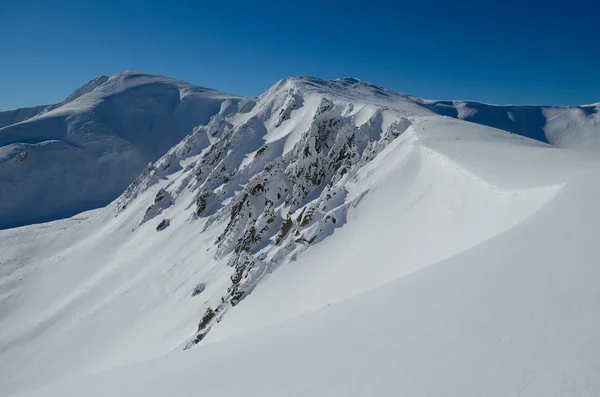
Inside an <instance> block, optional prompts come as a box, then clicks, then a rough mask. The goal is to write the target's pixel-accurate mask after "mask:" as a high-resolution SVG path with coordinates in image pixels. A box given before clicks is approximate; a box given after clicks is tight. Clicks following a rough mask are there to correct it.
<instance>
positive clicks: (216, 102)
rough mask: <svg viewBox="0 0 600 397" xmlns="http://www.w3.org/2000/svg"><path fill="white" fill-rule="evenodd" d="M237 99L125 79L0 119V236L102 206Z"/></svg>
mask: <svg viewBox="0 0 600 397" xmlns="http://www.w3.org/2000/svg"><path fill="white" fill-rule="evenodd" d="M241 99H242V98H240V97H237V96H235V95H229V94H225V93H221V92H219V91H215V90H212V89H209V88H204V87H199V86H195V85H193V84H191V83H187V82H183V81H180V80H175V79H171V78H168V77H164V76H159V75H154V74H148V73H138V72H134V71H126V72H123V73H120V74H117V75H115V76H112V77H107V76H99V77H97V78H95V79H93V80H91V81H89V82H88V83H86V84H85V85H83V86H82V87H80V88H78V89H76V90H75V91H74V92H73V93H72V94H71V95H69V97H68V98H67V99H66V100H65V101H64V102H61V103H59V104H55V105H51V106H47V107H43V108H42V109H40V108H33V109H25V110H22V111H20V112H19V111H16V112H10V113H6V114H3V113H0V122H2V121H3V119H6V120H7V121H6V122H5V123H6V124H7V125H5V126H4V127H2V128H0V228H6V227H13V226H20V225H25V224H29V223H35V222H42V221H49V220H54V219H59V218H62V217H68V216H72V215H74V214H76V213H78V212H81V211H84V210H88V209H92V208H97V207H99V206H104V205H106V204H108V203H109V202H110V201H112V200H113V199H114V198H116V197H117V196H118V195H119V194H120V193H122V192H123V190H124V189H125V188H126V187H127V185H128V184H129V183H131V181H133V180H134V179H135V177H136V176H137V175H139V173H140V172H141V171H142V170H143V169H144V167H145V166H146V165H147V164H148V163H149V162H151V161H154V160H156V159H157V158H159V157H160V156H162V155H163V154H164V153H165V152H167V151H168V150H169V149H170V148H171V147H173V145H175V144H177V143H178V142H179V141H181V139H183V138H184V137H185V136H186V135H188V134H190V133H191V132H192V131H193V129H194V127H196V126H199V125H204V124H206V123H208V121H209V120H210V118H211V117H212V116H213V115H215V114H217V113H219V112H221V111H222V109H227V108H231V109H236V110H237V103H238V102H239V101H240V100H241ZM17 197H18V198H19V199H18V200H17V199H16V198H17ZM39 197H44V198H45V200H44V201H43V202H39Z"/></svg>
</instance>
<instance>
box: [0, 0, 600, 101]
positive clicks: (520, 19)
mask: <svg viewBox="0 0 600 397" xmlns="http://www.w3.org/2000/svg"><path fill="white" fill-rule="evenodd" d="M599 15H600V4H598V2H595V1H581V0H573V1H563V0H555V1H539V0H524V1H516V0H505V1H496V0H491V1H484V0H481V1H441V0H429V1H418V0H413V1H396V2H392V1H378V0H369V1H354V0H348V1H344V2H341V1H339V2H338V1H314V0H306V1H302V2H292V1H285V0H279V1H273V0H269V1H267V0H265V1H251V0H246V1H237V0H228V1H194V2H192V1H189V2H187V1H176V0H171V1H163V0H156V1H152V2H151V1H144V2H142V1H135V0H132V1H123V0H119V1H117V0H105V1H102V2H100V1H93V0H89V1H65V0H54V1H48V0H45V1H39V0H38V1H36V0H0V43H1V44H0V109H9V108H16V107H22V106H31V105H36V104H43V103H52V102H58V101H60V100H62V99H64V98H65V97H66V96H67V95H68V94H69V93H70V92H71V91H72V90H74V89H75V88H77V87H79V86H81V85H83V84H84V83H85V82H86V81H88V80H90V79H92V78H94V77H95V76H97V75H101V74H107V75H112V74H116V73H118V72H121V71H123V70H126V69H135V70H139V71H145V72H153V73H159V74H164V75H168V76H171V77H175V78H179V79H182V80H187V81H190V82H193V83H196V84H199V85H203V86H207V87H211V88H215V89H219V90H222V91H226V92H231V93H236V94H240V95H246V96H254V95H258V94H260V93H261V92H263V91H264V90H266V89H267V88H268V87H270V86H271V85H273V84H274V83H275V82H276V81H277V80H279V79H281V78H284V77H289V76H293V75H314V76H318V77H322V78H338V77H345V76H352V77H358V78H361V79H363V80H367V81H370V82H373V83H376V84H380V85H383V86H385V87H388V88H390V89H393V90H395V91H399V92H406V93H409V94H413V95H416V96H420V97H425V98H432V99H471V100H477V101H483V102H489V103H515V104H524V103H531V104H551V105H574V104H584V103H592V102H598V101H600V39H599V37H600V22H599V19H598V16H599Z"/></svg>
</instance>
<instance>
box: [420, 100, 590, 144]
mask: <svg viewBox="0 0 600 397" xmlns="http://www.w3.org/2000/svg"><path fill="white" fill-rule="evenodd" d="M415 100H416V101H417V102H420V103H422V104H423V105H424V106H426V107H428V108H429V109H431V110H432V111H434V112H436V113H437V114H440V115H444V116H449V117H455V118H459V119H461V120H467V121H471V122H473V123H477V124H483V125H487V126H489V127H494V128H499V129H502V130H505V131H509V132H512V133H514V134H519V135H522V136H526V137H528V138H532V139H536V140H538V141H542V142H547V143H551V144H553V145H555V146H558V147H564V148H573V149H586V150H595V151H597V150H598V149H600V134H599V133H598V131H600V114H598V110H599V109H600V103H596V104H593V105H585V106H572V107H557V106H523V105H488V104H484V103H477V102H470V101H429V100H421V99H418V98H415Z"/></svg>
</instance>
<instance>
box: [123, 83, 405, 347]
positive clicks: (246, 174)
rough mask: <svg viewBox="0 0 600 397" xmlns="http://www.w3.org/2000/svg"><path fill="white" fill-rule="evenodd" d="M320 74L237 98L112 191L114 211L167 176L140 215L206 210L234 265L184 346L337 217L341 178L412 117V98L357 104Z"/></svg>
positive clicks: (196, 214) (359, 92) (342, 201)
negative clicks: (230, 108)
mask: <svg viewBox="0 0 600 397" xmlns="http://www.w3.org/2000/svg"><path fill="white" fill-rule="evenodd" d="M318 83H324V82H323V81H320V80H315V79H308V78H299V79H288V80H285V81H282V82H280V83H279V84H277V85H276V86H275V87H273V88H272V89H271V90H269V91H267V93H265V94H264V95H263V96H261V97H259V98H257V99H255V100H252V101H245V102H243V103H240V104H239V106H238V111H237V112H233V113H230V114H218V115H216V116H214V117H213V118H212V119H211V121H210V123H209V124H208V125H207V126H203V127H199V128H197V129H196V130H195V131H194V133H193V134H192V135H190V136H188V137H187V138H186V139H184V140H183V141H182V142H181V143H180V144H179V145H177V146H176V147H174V148H173V149H172V150H170V151H169V152H168V153H167V154H166V155H165V156H163V157H162V158H161V159H160V160H158V161H157V162H156V163H154V164H151V165H149V167H148V168H147V170H146V171H145V172H144V173H143V174H142V175H141V176H140V177H139V178H138V179H137V180H136V181H135V182H134V183H133V184H132V185H131V186H130V187H129V188H128V189H127V190H126V192H125V193H124V194H123V195H122V196H121V197H120V198H119V201H118V212H119V213H121V212H123V211H126V210H127V207H128V206H129V204H130V203H131V202H132V201H133V200H135V199H136V197H137V196H138V195H140V194H141V193H143V192H145V191H146V190H147V189H150V188H152V187H153V186H154V185H155V184H156V183H158V181H160V180H163V179H168V180H169V182H168V184H167V185H166V187H164V188H160V190H158V192H157V193H156V196H155V199H154V202H153V203H151V204H150V206H149V207H148V208H147V210H146V212H145V214H144V216H143V217H142V219H140V224H142V223H145V222H155V223H157V224H159V223H161V222H163V221H164V218H163V217H162V214H163V212H166V211H167V210H168V209H169V208H170V207H172V206H183V207H185V208H186V210H187V211H188V213H189V222H196V221H197V220H198V219H199V218H205V220H206V222H205V223H203V226H202V227H203V228H204V229H208V228H217V229H218V230H219V233H218V237H217V238H216V239H215V241H214V244H215V246H216V250H215V259H217V260H218V259H224V260H226V263H227V265H228V266H230V267H231V268H233V269H232V275H231V277H230V283H229V285H228V286H227V288H226V289H224V290H223V293H222V296H221V300H220V302H219V303H218V304H217V305H216V306H215V307H209V308H208V309H207V311H206V313H205V314H204V316H203V317H202V319H201V320H200V323H199V327H198V332H197V334H196V336H195V337H194V339H193V340H192V341H191V342H190V345H189V346H191V345H193V344H194V343H197V342H199V341H200V340H201V339H202V338H203V337H204V335H205V334H206V333H207V332H208V330H209V329H210V327H211V324H212V323H213V322H214V321H218V319H219V318H220V316H221V315H222V313H224V312H225V311H226V310H227V308H228V307H231V306H234V305H236V304H237V303H238V302H239V301H240V300H241V299H243V298H244V296H246V295H247V294H248V293H249V292H250V291H251V290H252V289H253V288H254V287H255V285H256V284H257V282H258V281H259V280H260V278H261V277H262V275H264V274H265V273H268V272H270V271H271V270H273V268H274V267H276V266H277V264H278V263H280V262H281V261H282V260H284V259H287V260H294V258H295V257H296V255H297V254H298V253H299V252H301V251H303V250H304V249H306V247H308V246H310V245H312V244H317V243H318V242H320V241H321V240H323V239H324V238H326V237H327V236H328V235H330V234H331V233H333V231H334V230H335V228H337V227H340V226H341V225H343V224H344V223H345V221H346V213H347V210H348V208H349V207H350V206H352V205H354V201H351V200H350V201H349V200H346V198H347V187H346V186H347V183H348V181H349V180H351V179H352V177H353V176H354V175H355V173H356V172H357V170H358V169H360V168H361V167H362V166H364V165H365V164H367V163H369V162H370V161H371V160H372V159H373V158H375V156H376V155H377V154H378V153H379V152H380V151H382V150H383V149H385V147H386V146H387V145H388V144H389V143H390V142H392V141H393V140H394V139H395V138H397V137H398V136H400V135H401V134H402V133H403V132H404V131H405V130H406V129H407V128H408V127H409V126H410V125H411V121H410V120H409V118H407V117H406V116H407V110H406V108H407V107H408V108H411V107H412V106H414V105H413V104H412V103H410V102H406V101H402V100H401V99H402V98H399V97H398V95H397V94H396V97H395V98H391V99H390V98H388V97H384V101H382V106H374V107H364V105H362V104H361V103H360V102H357V101H356V102H353V98H352V97H347V98H343V99H341V100H340V99H339V98H333V97H331V96H330V95H327V94H326V93H324V92H321V91H320V90H318V89H317V90H315V89H314V88H313V84H318ZM330 84H331V83H330ZM336 84H337V83H336ZM349 93H350V94H354V95H356V97H355V98H354V99H355V100H358V98H360V97H361V96H364V95H371V96H376V95H378V93H377V92H376V91H375V92H374V91H373V90H372V88H371V87H369V86H366V85H365V84H364V83H357V85H356V87H355V88H354V89H350V90H349ZM392 100H393V101H394V102H392ZM399 100H400V101H399ZM384 103H387V104H389V105H390V107H387V106H385V105H384ZM392 106H393V107H392ZM180 164H185V166H184V167H183V168H182V167H181V165H180ZM189 197H192V199H191V200H190V199H189ZM356 201H357V200H356Z"/></svg>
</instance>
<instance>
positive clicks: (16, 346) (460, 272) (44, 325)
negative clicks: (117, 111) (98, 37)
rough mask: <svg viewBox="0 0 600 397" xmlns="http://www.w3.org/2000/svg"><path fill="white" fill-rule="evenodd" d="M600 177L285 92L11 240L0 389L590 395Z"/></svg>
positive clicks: (204, 129) (328, 95)
mask: <svg viewBox="0 0 600 397" xmlns="http://www.w3.org/2000/svg"><path fill="white" fill-rule="evenodd" d="M93 92H94V91H92V93H93ZM84 97H85V95H84V96H82V97H81V98H84ZM563 111H566V110H564V109H563V110H561V112H563ZM561 114H562V113H561ZM592 116H593V115H592ZM599 161H600V160H599V159H598V158H597V156H596V154H595V153H594V152H591V151H582V150H571V149H561V148H556V147H553V146H551V145H549V144H546V143H543V142H539V141H535V140H531V139H528V138H525V137H522V136H518V135H514V134H508V133H507V132H506V131H502V130H498V129H494V128H489V127H484V126H481V125H477V124H474V123H470V122H467V121H464V120H460V119H456V118H450V117H443V116H439V115H437V114H436V112H434V111H433V110H432V109H430V108H429V107H427V106H424V105H423V103H421V102H419V101H416V100H415V99H414V98H412V97H409V96H406V95H403V94H397V93H393V92H391V91H389V90H386V89H384V88H381V87H378V86H374V85H371V84H369V83H365V82H361V81H358V80H355V79H349V78H346V79H340V80H334V81H325V80H320V79H315V78H292V79H286V80H283V81H281V82H279V83H278V84H276V85H275V86H273V87H272V88H271V89H269V90H268V91H267V92H265V93H264V94H263V95H261V96H260V97H258V98H254V99H244V100H241V101H239V102H238V103H237V104H236V105H235V106H233V105H232V107H229V108H227V109H226V110H223V111H221V112H219V113H218V114H216V115H214V116H213V117H212V118H211V120H210V122H209V123H208V124H207V125H206V126H201V127H198V128H196V129H194V132H193V133H192V134H190V135H188V136H186V137H185V138H184V139H183V140H182V141H181V142H180V143H179V144H177V145H175V146H174V147H173V148H171V149H170V150H169V151H168V152H167V153H166V154H164V156H162V157H161V158H160V159H159V160H157V161H156V162H154V163H152V164H150V165H149V166H148V167H146V168H145V170H144V171H143V172H142V174H141V175H139V176H138V178H137V179H136V180H135V181H134V182H133V183H132V184H131V185H130V186H129V187H128V188H127V189H126V190H125V192H124V193H123V194H122V195H121V196H120V197H119V198H118V199H117V200H115V201H114V202H112V203H111V204H110V205H108V206H107V207H105V208H102V209H98V210H95V211H91V212H87V213H84V214H80V215H78V216H76V217H73V218H71V219H64V220H60V221H56V222H51V223H47V224H40V225H30V226H26V227H21V228H15V229H9V230H3V231H0V263H1V266H0V329H1V330H2V332H1V333H0V395H2V394H6V395H9V394H12V393H15V392H23V391H25V390H26V389H30V388H36V387H40V386H44V385H47V384H49V383H54V382H58V384H56V385H55V386H51V387H50V389H40V390H39V391H34V392H32V393H33V394H31V395H40V396H41V395H44V396H48V395H57V396H59V395H60V396H69V395H74V396H75V395H82V394H84V395H123V396H136V395H140V396H141V395H145V396H147V395H157V396H158V395H190V394H197V393H204V394H207V395H215V396H218V395H223V396H228V395H234V394H244V395H296V396H297V395H310V396H314V395H327V396H329V395H349V396H353V395H357V396H358V395H382V396H387V395H402V394H406V395H416V396H420V395H423V396H425V395H444V396H447V395H456V396H465V395H492V396H493V395H498V396H500V395H502V396H504V395H518V394H519V393H521V394H523V395H535V396H537V395H539V396H547V395H552V393H555V394H556V395H577V393H578V392H580V395H586V394H585V393H586V392H587V393H588V395H595V394H597V393H598V392H599V391H600V389H599V388H598V385H597V384H596V378H595V375H594V373H596V372H597V370H598V363H597V362H596V361H595V357H597V356H598V355H597V354H596V353H598V352H596V350H598V349H599V348H600V347H599V346H598V345H597V344H594V337H593V335H595V333H594V331H597V328H598V325H599V324H598V322H597V321H596V320H595V317H597V316H595V311H596V307H598V306H599V304H600V296H599V295H598V294H596V288H595V286H594V281H593V280H594V279H595V277H594V276H597V274H596V273H597V270H596V269H595V266H594V259H595V258H596V257H597V252H596V248H595V245H594V244H593V241H594V239H595V238H596V231H595V227H594V225H596V224H597V221H598V219H596V215H594V214H595V212H594V210H593V205H594V204H593V197H595V195H594V194H593V193H595V190H594V189H596V188H595V187H594V186H598V183H597V182H598V181H596V178H598V177H597V175H599V174H598V170H599V167H600V162H599ZM565 319H566V320H565ZM584 347H585V348H586V350H584ZM184 348H187V349H190V350H189V351H186V352H182V351H181V350H183V349H184ZM553 349H554V350H553ZM167 353H169V354H167ZM148 359H150V361H145V362H140V361H144V360H148ZM486 364H487V365H486ZM121 366H125V367H121ZM102 371H108V372H102ZM97 372H102V373H100V374H96V375H94V373H97ZM561 388H562V389H561ZM556 390H558V391H556ZM555 391H556V392H555Z"/></svg>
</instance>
